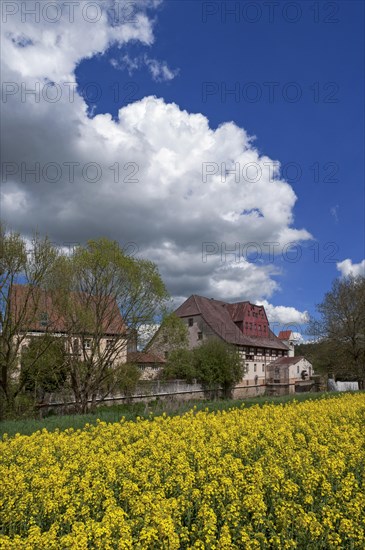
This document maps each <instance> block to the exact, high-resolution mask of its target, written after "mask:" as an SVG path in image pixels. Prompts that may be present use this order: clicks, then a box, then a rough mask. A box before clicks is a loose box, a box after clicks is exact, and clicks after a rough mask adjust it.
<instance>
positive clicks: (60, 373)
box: [21, 334, 67, 402]
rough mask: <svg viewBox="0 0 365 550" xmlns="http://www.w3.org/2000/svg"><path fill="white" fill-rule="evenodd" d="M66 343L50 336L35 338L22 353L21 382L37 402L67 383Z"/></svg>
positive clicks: (59, 338)
mask: <svg viewBox="0 0 365 550" xmlns="http://www.w3.org/2000/svg"><path fill="white" fill-rule="evenodd" d="M66 377H67V366H66V353H65V342H64V339H63V338H62V337H54V336H51V335H49V334H45V335H44V336H34V337H33V338H32V339H31V340H30V342H29V344H28V346H26V348H25V349H24V350H23V351H22V356H21V380H22V383H24V389H25V390H26V391H28V392H32V393H33V394H34V397H35V401H36V402H42V401H43V400H44V398H45V395H46V393H53V392H56V391H58V390H60V389H61V388H62V387H63V385H64V384H65V382H66Z"/></svg>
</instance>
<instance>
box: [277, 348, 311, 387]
mask: <svg viewBox="0 0 365 550" xmlns="http://www.w3.org/2000/svg"><path fill="white" fill-rule="evenodd" d="M312 375H313V367H312V364H311V363H310V362H309V361H308V360H307V359H306V358H305V357H303V356H301V355H298V356H297V357H280V358H278V359H276V361H273V362H272V363H270V364H269V365H268V366H267V373H266V383H267V388H268V393H273V394H275V395H278V394H282V393H295V392H300V391H308V390H309V389H311V388H312V386H313V385H314V382H312V381H311V380H310V378H311V376H312Z"/></svg>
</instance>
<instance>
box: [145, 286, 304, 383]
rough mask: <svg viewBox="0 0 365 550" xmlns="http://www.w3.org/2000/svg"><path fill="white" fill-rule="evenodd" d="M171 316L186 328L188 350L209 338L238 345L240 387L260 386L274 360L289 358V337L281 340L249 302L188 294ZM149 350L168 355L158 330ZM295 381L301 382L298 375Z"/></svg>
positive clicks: (167, 345)
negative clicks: (242, 368) (241, 362)
mask: <svg viewBox="0 0 365 550" xmlns="http://www.w3.org/2000/svg"><path fill="white" fill-rule="evenodd" d="M175 314H176V315H177V316H178V317H180V318H181V319H182V320H183V321H184V323H185V324H186V326H187V328H188V335H189V347H190V349H192V348H195V347H196V346H199V345H200V344H201V342H204V341H205V340H207V339H209V338H220V339H221V340H223V341H224V342H227V343H229V344H233V345H236V346H238V348H239V351H240V353H241V355H242V359H243V360H244V362H245V367H246V374H245V377H244V379H243V380H242V384H243V385H247V386H260V385H265V384H266V381H267V367H268V365H269V364H271V363H273V362H274V361H277V360H280V359H281V358H288V357H290V355H291V353H292V352H293V353H294V346H293V348H291V344H290V342H291V340H290V339H291V335H290V334H288V335H284V336H285V337H286V336H288V338H289V339H286V340H284V341H283V339H281V338H278V337H277V336H276V335H275V334H274V333H273V332H272V331H271V330H270V327H269V322H268V319H267V316H266V312H265V308H264V307H263V306H260V305H255V304H251V303H250V302H248V301H246V302H237V303H233V304H230V303H227V302H223V301H221V300H214V299H212V298H205V297H203V296H198V295H192V296H190V298H188V299H187V300H186V301H185V302H184V303H183V304H182V305H181V306H180V307H178V308H177V310H176V311H175ZM147 348H148V350H149V351H152V352H154V353H157V354H159V355H161V356H164V358H165V359H166V358H167V357H168V353H169V343H168V341H166V339H165V338H164V335H163V334H162V333H161V331H159V332H158V333H157V334H156V335H155V337H154V338H153V339H152V341H151V342H150V344H149V345H148V346H147ZM295 378H296V380H297V381H299V380H301V375H300V373H298V375H297V376H295Z"/></svg>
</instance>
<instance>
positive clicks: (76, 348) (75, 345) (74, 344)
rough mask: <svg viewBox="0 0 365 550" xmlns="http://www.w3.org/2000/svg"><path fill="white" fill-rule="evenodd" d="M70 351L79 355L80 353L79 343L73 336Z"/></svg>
mask: <svg viewBox="0 0 365 550" xmlns="http://www.w3.org/2000/svg"><path fill="white" fill-rule="evenodd" d="M72 353H74V354H75V355H79V353H80V345H79V341H78V339H77V338H75V339H74V340H73V342H72Z"/></svg>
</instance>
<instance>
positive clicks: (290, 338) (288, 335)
mask: <svg viewBox="0 0 365 550" xmlns="http://www.w3.org/2000/svg"><path fill="white" fill-rule="evenodd" d="M278 338H279V339H280V340H281V341H282V342H284V344H285V345H286V346H287V347H288V348H289V357H294V355H295V353H294V344H295V342H296V338H295V334H294V332H293V331H292V330H282V331H280V332H279V335H278Z"/></svg>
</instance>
